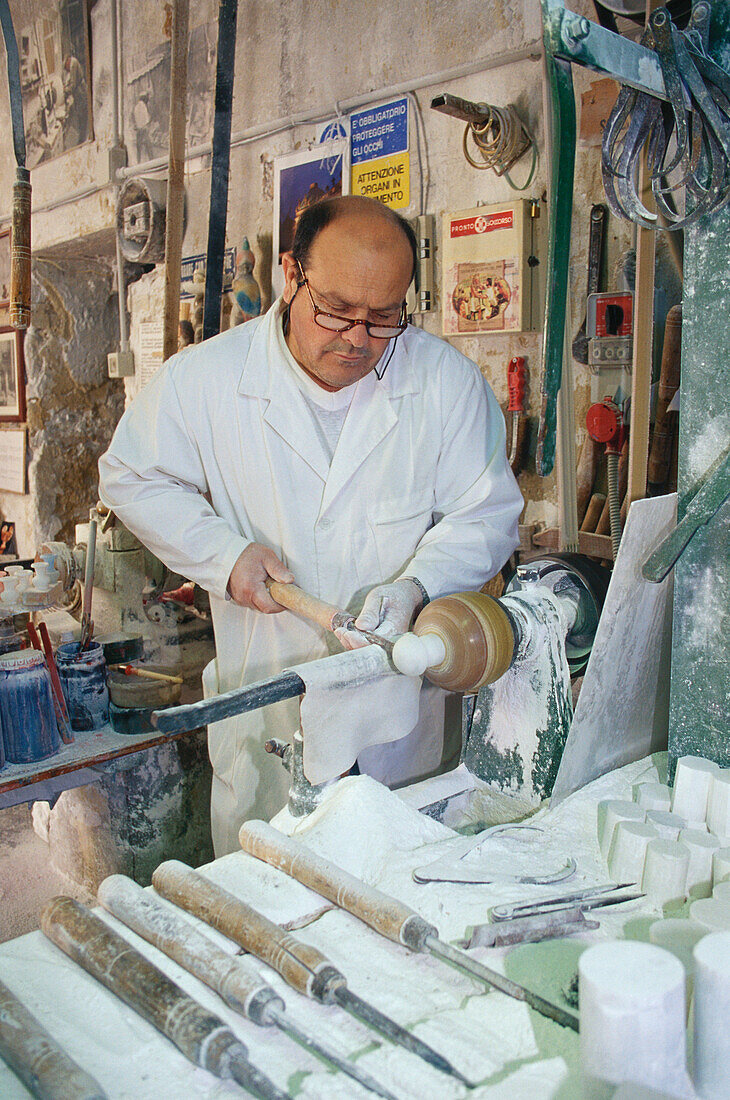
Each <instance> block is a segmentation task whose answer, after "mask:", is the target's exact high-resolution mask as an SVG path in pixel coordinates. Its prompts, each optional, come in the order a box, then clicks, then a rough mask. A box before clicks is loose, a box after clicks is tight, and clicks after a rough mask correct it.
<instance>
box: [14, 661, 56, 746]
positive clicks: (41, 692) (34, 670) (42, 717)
mask: <svg viewBox="0 0 730 1100" xmlns="http://www.w3.org/2000/svg"><path fill="white" fill-rule="evenodd" d="M0 727H1V728H2V740H3V744H4V748H5V759H6V761H7V763H8V764H32V763H33V762H34V761H36V760H45V758H46V757H47V756H52V755H53V753H54V752H58V750H59V748H60V747H61V739H60V737H59V735H58V728H57V726H56V715H55V711H54V709H53V695H52V691H51V674H50V672H49V671H48V666H47V665H46V659H45V657H44V656H43V654H42V653H37V652H36V651H35V650H34V649H23V650H20V651H16V652H14V653H4V654H3V655H2V656H0Z"/></svg>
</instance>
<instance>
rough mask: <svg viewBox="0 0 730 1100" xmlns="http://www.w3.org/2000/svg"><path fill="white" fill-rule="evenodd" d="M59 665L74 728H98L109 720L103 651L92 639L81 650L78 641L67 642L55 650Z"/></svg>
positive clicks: (59, 673)
mask: <svg viewBox="0 0 730 1100" xmlns="http://www.w3.org/2000/svg"><path fill="white" fill-rule="evenodd" d="M56 665H57V667H58V675H59V678H60V680H61V687H62V688H63V695H64V698H65V700H66V706H67V708H68V718H69V722H70V724H71V729H72V730H76V731H77V732H82V731H83V730H98V729H101V727H102V726H105V725H106V724H107V723H108V721H109V689H108V688H107V685H106V661H105V659H104V650H103V649H102V647H101V646H100V645H99V643H98V642H90V643H89V645H88V647H87V648H86V649H85V650H83V652H80V651H79V643H78V642H66V643H65V644H64V645H60V646H59V647H58V649H57V651H56Z"/></svg>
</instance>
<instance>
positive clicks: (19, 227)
mask: <svg viewBox="0 0 730 1100" xmlns="http://www.w3.org/2000/svg"><path fill="white" fill-rule="evenodd" d="M30 191H31V189H30V173H29V172H28V170H27V169H26V168H22V167H20V165H19V166H18V168H17V169H16V180H15V183H14V184H13V229H12V233H11V236H10V324H11V325H12V327H13V328H17V329H26V328H27V327H28V325H29V324H30Z"/></svg>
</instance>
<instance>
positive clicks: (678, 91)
mask: <svg viewBox="0 0 730 1100" xmlns="http://www.w3.org/2000/svg"><path fill="white" fill-rule="evenodd" d="M709 27H710V5H709V3H707V2H706V0H700V2H699V3H697V2H696V3H694V4H693V8H692V14H691V16H690V20H689V23H688V25H687V29H686V31H684V32H682V31H679V30H678V29H677V28H676V27H675V26H674V24H673V23H672V20H671V17H670V15H669V12H668V11H667V9H666V8H657V10H656V11H654V12H652V13H651V15H650V17H649V25H648V27H647V30H646V31H645V33H644V36H643V38H642V45H644V46H647V47H649V48H653V49H654V51H655V53H656V56H657V59H658V61H659V65H660V68H661V72H662V76H663V80H664V86H665V89H666V93H667V96H668V99H669V109H662V105H661V103H660V102H659V101H658V100H657V99H655V98H654V97H653V96H649V95H646V94H645V93H643V92H637V91H635V90H633V89H630V88H623V89H622V90H621V92H620V93H619V97H618V99H617V101H616V104H615V106H614V109H613V111H612V112H611V115H610V117H609V119H608V122H607V123H606V127H605V129H604V134H603V150H602V170H603V183H604V187H605V190H606V197H607V198H608V202H609V204H610V206H611V209H612V210H613V211H614V212H615V213H616V214H618V215H620V216H621V217H622V218H625V219H627V220H629V221H633V222H636V223H637V224H638V225H641V226H643V227H644V228H645V229H659V228H667V229H680V228H683V227H684V226H687V225H691V224H692V223H693V222H695V221H697V219H698V218H700V217H702V216H704V215H706V214H709V213H712V212H713V211H715V210H718V209H719V208H720V207H722V206H724V205H725V204H726V203H727V202H728V201H730V76H728V74H727V73H726V72H724V71H723V69H721V68H720V67H719V66H718V65H716V64H715V62H714V61H712V60H711V58H710V57H709V56H708V54H707V52H706V50H707V42H708V36H709ZM644 148H646V150H647V166H648V170H649V173H650V177H651V188H652V192H653V195H654V199H655V201H656V205H657V209H658V211H659V213H660V214H661V215H662V216H663V218H664V219H665V222H664V224H662V223H661V222H660V221H659V219H658V217H657V215H656V214H655V213H653V212H652V211H650V210H648V209H647V208H646V206H645V205H644V204H643V203H642V201H641V199H640V197H639V194H638V192H637V188H636V180H637V174H638V164H639V161H640V158H641V155H642V150H643V149H644ZM673 174H674V175H673ZM677 175H678V177H679V178H676V177H677ZM682 195H683V201H682V198H681V196H682Z"/></svg>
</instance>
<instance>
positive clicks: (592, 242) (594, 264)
mask: <svg viewBox="0 0 730 1100" xmlns="http://www.w3.org/2000/svg"><path fill="white" fill-rule="evenodd" d="M607 214H608V208H607V207H606V206H605V205H604V203H602V202H598V203H596V204H595V206H592V207H591V217H590V224H589V235H588V286H587V288H586V303H587V302H588V298H589V297H590V295H591V294H596V293H598V291H599V290H600V289H601V288H600V282H601V269H602V267H603V246H604V242H605V240H606V221H607ZM586 309H587V306H586ZM587 319H588V318H587V313H586V316H584V317H583V324H582V325H581V326H580V328H579V329H578V331H577V333H576V334H575V339H574V340H573V346H572V351H573V358H574V359H575V360H576V361H577V362H578V363H584V364H585V365H586V366H588V335H587V333H586V321H587ZM582 518H583V517H582V516H579V519H582Z"/></svg>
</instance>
